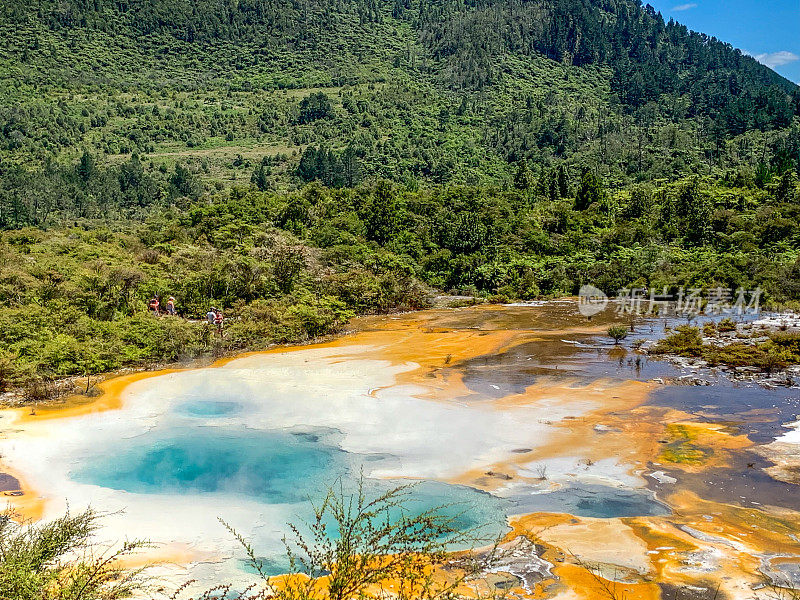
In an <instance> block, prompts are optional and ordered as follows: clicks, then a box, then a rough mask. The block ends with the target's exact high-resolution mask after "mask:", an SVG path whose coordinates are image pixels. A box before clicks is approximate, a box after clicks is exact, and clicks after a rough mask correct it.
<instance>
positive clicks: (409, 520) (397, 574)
mask: <svg viewBox="0 0 800 600" xmlns="http://www.w3.org/2000/svg"><path fill="white" fill-rule="evenodd" d="M412 490H413V485H410V486H402V487H398V488H394V489H391V490H389V491H387V492H384V493H382V494H379V495H377V496H374V497H372V498H369V497H367V495H366V493H365V491H364V488H363V480H362V481H361V483H360V484H359V486H358V489H357V490H356V491H355V492H353V493H352V494H351V493H348V492H347V491H345V490H344V488H343V487H342V486H341V485H340V487H339V489H335V488H331V489H329V491H328V493H327V495H326V496H325V498H324V499H323V501H322V503H321V504H319V505H318V506H316V507H315V508H314V518H313V520H312V521H311V522H309V523H304V524H290V525H289V528H290V529H291V531H292V537H291V538H289V539H287V540H285V541H284V544H285V545H286V551H287V555H288V557H289V561H290V565H291V568H290V571H289V575H290V576H289V577H285V576H283V575H281V576H279V577H271V576H270V575H269V574H268V573H267V572H266V571H265V568H264V564H263V561H262V560H261V559H260V558H259V557H258V553H257V551H256V550H255V549H254V548H253V547H252V546H251V545H250V543H249V542H248V541H247V540H246V539H245V538H244V537H243V536H242V535H241V534H239V533H238V532H236V531H234V530H233V529H232V528H231V527H230V526H228V525H227V524H225V526H226V527H227V528H228V530H229V531H231V533H233V534H234V535H235V536H236V538H237V539H238V540H239V542H240V543H241V544H242V547H243V549H244V550H245V552H246V554H247V556H248V560H249V564H250V566H251V567H252V569H253V570H254V571H255V572H256V573H258V574H259V575H260V576H261V578H262V580H263V582H264V584H266V585H267V586H270V587H271V588H272V589H273V590H274V595H272V596H271V597H274V598H276V599H277V600H347V599H348V598H364V599H370V598H380V597H382V596H383V594H384V593H385V589H386V588H387V587H388V588H390V589H392V590H393V592H394V593H395V594H397V595H398V597H400V598H405V599H407V600H421V599H430V598H458V597H461V595H460V594H459V593H458V591H457V590H458V588H459V586H460V585H461V584H462V583H463V582H464V581H465V579H466V578H467V577H468V576H469V575H474V574H475V573H477V572H478V570H479V567H480V566H486V565H481V563H480V562H479V561H478V560H476V558H477V557H475V556H472V553H471V552H464V553H462V554H461V556H460V557H457V556H454V555H453V554H452V553H451V552H448V550H447V548H448V546H449V545H450V544H455V545H461V546H465V545H467V546H469V545H470V544H473V545H474V544H475V543H477V542H479V541H482V542H483V543H484V544H485V543H486V542H487V541H488V542H491V541H492V540H481V539H480V538H479V537H478V535H477V532H476V531H472V530H467V531H464V530H463V529H461V528H459V515H456V516H447V515H446V514H445V510H444V508H445V507H436V508H432V509H428V510H425V511H423V512H421V513H419V512H416V513H415V511H414V508H413V496H412ZM223 524H224V522H223ZM489 558H491V553H489ZM445 572H447V573H448V576H443V575H444V573H445ZM298 575H299V576H298ZM485 597H486V593H485V592H484V593H481V594H479V595H478V598H485Z"/></svg>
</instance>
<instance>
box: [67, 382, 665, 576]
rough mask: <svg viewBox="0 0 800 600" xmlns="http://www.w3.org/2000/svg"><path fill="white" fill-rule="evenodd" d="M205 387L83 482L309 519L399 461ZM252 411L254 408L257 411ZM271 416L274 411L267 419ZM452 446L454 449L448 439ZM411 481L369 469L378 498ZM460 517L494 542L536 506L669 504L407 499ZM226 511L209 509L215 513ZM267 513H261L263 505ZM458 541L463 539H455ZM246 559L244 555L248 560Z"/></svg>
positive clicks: (638, 509) (281, 561) (434, 495)
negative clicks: (277, 425)
mask: <svg viewBox="0 0 800 600" xmlns="http://www.w3.org/2000/svg"><path fill="white" fill-rule="evenodd" d="M198 395H199V394H198V391H197V390H193V391H192V393H191V395H188V396H187V397H186V398H184V399H182V400H179V401H177V402H176V403H175V405H174V408H172V409H171V410H169V411H168V412H167V413H165V414H163V415H162V416H161V418H160V421H159V422H158V423H157V424H156V425H155V427H154V428H153V429H150V430H149V431H147V432H146V433H144V434H142V435H138V436H136V437H132V438H129V439H122V440H119V439H117V440H115V441H114V443H113V445H110V446H109V447H106V448H105V449H104V450H102V451H98V450H97V448H93V449H92V451H91V452H90V453H88V454H87V455H84V456H86V458H85V459H84V460H83V462H82V464H80V465H78V466H77V467H76V468H75V469H74V470H73V471H72V474H71V477H72V479H74V480H75V481H77V482H80V483H85V484H91V485H97V486H101V487H104V488H110V489H114V490H121V491H125V492H129V493H133V494H140V495H165V494H168V495H177V496H181V497H182V501H187V502H197V503H202V501H203V498H204V497H205V498H211V497H219V496H224V499H225V502H226V503H227V502H230V506H232V507H234V506H237V503H241V505H245V504H244V503H245V502H252V501H255V502H257V503H259V504H263V505H265V506H266V505H273V506H275V505H283V506H286V507H287V510H286V511H283V512H281V513H280V514H286V515H287V518H289V519H290V521H291V522H292V523H294V524H297V525H300V526H301V528H302V523H303V522H308V521H310V520H311V519H312V518H313V507H312V503H315V504H316V505H319V503H320V502H321V500H322V498H323V497H324V495H325V493H326V492H327V490H328V489H329V488H330V486H332V485H334V484H336V485H337V487H338V484H341V485H342V488H343V489H344V490H345V492H346V493H353V492H354V491H356V490H357V489H358V485H359V480H360V479H361V472H362V467H363V466H365V465H368V466H369V467H370V468H371V467H377V468H381V467H382V466H392V465H396V463H397V461H398V460H400V459H399V458H398V457H395V456H392V455H389V454H384V453H376V454H366V455H361V454H354V453H348V452H345V451H344V450H342V449H341V448H340V447H339V442H340V440H341V434H340V433H339V432H338V431H337V430H335V429H330V428H322V427H319V428H309V429H303V430H284V429H256V428H253V427H254V426H253V425H252V423H253V422H262V423H263V422H264V420H263V418H262V419H261V420H260V421H259V420H258V419H255V418H253V415H257V414H261V417H263V416H264V413H263V412H262V413H259V412H258V411H264V410H266V411H267V413H266V414H268V409H267V408H265V407H262V406H259V404H258V403H249V402H247V400H246V399H244V398H241V397H239V398H236V397H230V398H226V397H224V395H215V396H214V397H213V398H210V399H202V398H198ZM248 415H250V417H248ZM267 422H268V421H267ZM443 451H446V450H444V449H443ZM407 483H408V481H391V480H381V479H369V478H367V479H365V480H364V488H365V489H364V491H365V494H366V495H367V497H368V498H374V497H376V496H377V495H379V494H381V493H383V492H386V491H387V490H389V489H391V488H393V487H396V486H397V485H402V484H407ZM434 508H436V509H438V512H440V513H441V514H444V515H447V516H450V517H452V518H454V525H456V526H457V527H458V528H460V529H462V530H475V532H476V534H478V535H480V536H481V537H482V538H483V539H484V540H485V541H486V542H491V541H493V539H495V538H496V537H497V536H499V535H500V534H502V533H503V532H504V531H505V530H506V516H507V515H509V514H520V513H528V512H538V511H546V512H559V513H560V512H569V513H572V514H576V515H580V516H590V517H622V516H640V515H653V514H663V513H664V512H665V509H664V507H663V506H662V505H660V504H658V503H657V502H655V501H654V499H653V498H652V497H650V496H649V495H648V494H647V493H646V492H638V491H631V490H620V489H615V488H607V487H604V486H571V487H565V488H563V489H561V490H558V491H555V492H551V493H542V494H520V495H517V496H514V497H513V498H511V499H502V498H498V497H496V496H493V495H490V494H486V493H482V492H480V491H477V490H475V489H473V488H469V487H465V486H458V485H449V484H446V483H441V482H436V481H421V482H418V483H417V484H416V485H415V486H414V487H413V489H412V490H411V496H410V500H409V502H408V503H407V504H406V505H405V507H404V509H405V510H407V511H408V512H410V513H412V514H420V513H422V512H424V511H429V510H431V509H434ZM219 516H223V517H224V516H225V515H216V514H215V515H209V520H214V519H216V517H219ZM254 517H255V518H256V519H258V515H256V514H254ZM260 525H266V528H264V530H263V531H262V534H260V535H263V536H266V537H261V538H259V539H258V540H257V542H258V543H257V547H259V548H264V549H265V550H267V554H265V563H266V568H267V569H268V570H269V571H271V572H274V573H280V572H285V571H286V569H287V567H288V565H287V564H286V559H285V554H284V553H282V552H280V551H277V549H276V547H277V546H279V545H280V539H281V535H282V533H281V532H286V531H287V527H286V523H284V522H279V523H258V522H257V521H256V522H254V523H252V524H251V526H252V527H254V528H255V527H259V526H260ZM454 549H457V548H456V547H454ZM240 566H241V567H242V568H245V565H244V564H241V565H240Z"/></svg>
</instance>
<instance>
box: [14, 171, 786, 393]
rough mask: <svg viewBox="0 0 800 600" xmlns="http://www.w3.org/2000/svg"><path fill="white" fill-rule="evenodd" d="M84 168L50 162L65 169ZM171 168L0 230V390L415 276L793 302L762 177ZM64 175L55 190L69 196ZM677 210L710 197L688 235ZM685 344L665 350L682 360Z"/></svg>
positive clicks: (512, 286) (252, 332)
mask: <svg viewBox="0 0 800 600" xmlns="http://www.w3.org/2000/svg"><path fill="white" fill-rule="evenodd" d="M87 164H91V160H89V159H86V158H82V159H80V160H78V161H76V162H75V163H73V164H72V165H70V166H66V167H64V172H65V173H67V171H70V170H71V172H72V173H73V177H75V178H76V179H77V178H78V177H79V173H80V172H82V171H83V170H84V168H85V166H86V165H87ZM126 164H127V163H123V165H121V166H119V167H116V166H109V167H102V166H95V167H93V168H94V171H93V174H92V175H91V176H89V178H88V179H87V185H89V186H91V185H92V184H93V182H94V181H95V178H99V180H105V179H107V178H109V177H112V176H113V179H114V181H117V180H118V176H119V173H120V169H124V168H126V167H125V165H126ZM109 173H110V174H109ZM176 173H177V172H174V173H173V174H172V175H170V177H169V178H167V177H166V176H165V177H164V178H162V179H157V178H154V180H153V181H154V182H155V183H154V185H156V187H158V186H161V189H164V190H165V194H170V193H171V194H173V196H174V200H173V201H172V202H170V203H169V204H168V205H165V204H161V203H156V204H154V205H150V206H144V207H142V206H135V207H134V206H132V207H130V208H129V207H128V206H127V205H119V204H113V203H112V204H109V205H104V206H103V207H102V208H99V207H98V209H97V210H98V213H99V212H101V211H102V213H104V214H106V215H107V219H102V220H101V219H100V218H99V216H100V215H99V214H96V215H95V216H96V217H97V218H94V219H85V218H81V217H80V216H78V215H76V214H74V211H73V209H72V208H63V209H60V210H54V211H53V212H51V213H50V214H49V216H48V217H47V222H48V223H49V224H50V226H49V227H48V228H47V229H42V228H31V227H22V228H19V229H12V230H7V231H5V232H3V233H2V234H0V302H2V303H3V305H4V306H5V309H4V310H3V311H2V312H0V343H2V348H3V350H2V355H0V382H2V385H3V386H4V387H13V386H18V385H28V384H31V383H32V382H34V383H35V382H37V381H41V380H42V379H50V378H53V377H61V376H68V375H86V374H92V373H99V372H103V371H110V370H114V369H117V368H119V367H121V366H126V365H131V364H144V363H149V362H153V361H161V362H168V361H174V360H179V359H183V358H191V357H194V356H200V355H218V354H221V353H225V352H233V351H240V350H244V349H257V348H263V347H265V346H266V345H268V344H270V343H275V342H289V341H302V340H304V339H308V338H313V337H316V336H319V335H324V334H325V333H328V332H330V331H334V330H336V329H337V328H340V327H341V326H342V325H343V324H344V323H346V321H347V319H348V318H349V317H350V316H351V315H353V314H357V313H362V314H363V313H369V312H383V311H388V310H395V309H402V308H406V309H414V308H421V307H424V306H426V305H427V302H428V296H429V292H428V289H429V288H435V289H439V290H445V291H449V292H452V293H457V294H460V295H468V296H471V295H477V296H484V297H486V298H487V299H489V300H491V301H507V300H509V299H531V298H537V297H553V296H559V295H565V294H575V293H576V292H577V290H578V288H579V287H580V285H581V284H582V283H584V282H586V281H591V282H593V283H594V284H595V285H598V286H599V287H601V288H602V289H605V290H607V291H608V292H609V293H614V292H615V291H616V290H619V289H622V288H625V287H648V288H656V289H661V288H663V287H665V286H666V287H669V288H672V289H674V288H675V287H676V286H686V287H707V288H713V287H717V286H722V287H725V288H728V289H736V288H744V289H754V288H755V287H756V286H760V287H761V288H763V289H764V290H765V294H766V298H767V299H768V300H769V301H772V302H792V301H797V300H798V299H800V260H799V259H798V256H799V254H800V253H799V252H798V244H800V224H799V223H800V219H798V218H797V217H798V216H799V215H798V210H800V204H798V203H797V190H796V189H793V191H792V194H793V196H791V198H784V199H783V200H781V198H780V197H779V196H778V190H779V188H780V185H779V184H778V185H773V186H768V187H767V188H765V189H763V190H762V189H759V188H757V187H750V188H748V187H734V186H733V185H732V184H729V183H726V182H724V181H716V180H713V179H691V180H688V181H678V182H675V183H663V184H659V185H657V186H655V185H651V186H643V185H637V186H634V187H633V188H630V189H622V190H616V191H615V190H610V189H608V188H607V187H605V186H603V187H602V188H601V189H602V193H601V198H600V199H599V200H595V201H593V202H592V203H591V204H590V205H589V207H588V208H586V209H585V210H578V209H577V208H576V206H575V205H576V202H575V199H574V198H571V197H566V198H559V197H556V198H550V196H549V194H550V192H549V191H547V192H544V191H538V190H536V189H531V190H518V189H514V188H510V189H506V190H502V189H498V188H492V187H458V186H452V187H451V186H448V187H434V188H430V189H423V190H413V189H408V188H407V187H405V186H400V185H395V184H391V183H389V182H386V181H380V182H377V183H376V184H372V185H368V184H362V185H361V186H359V187H357V188H341V189H330V188H325V187H322V186H320V185H318V184H311V185H309V186H307V187H305V188H303V189H302V190H300V191H297V192H262V191H259V190H258V189H256V187H254V186H248V187H244V186H241V187H240V186H235V187H232V188H231V189H229V190H222V191H220V192H214V193H204V194H203V195H201V196H200V197H199V198H198V199H197V200H194V199H192V198H191V197H189V196H185V195H180V192H177V191H174V192H170V190H171V189H172V188H173V186H175V185H176V184H177V183H180V181H179V180H180V179H181V177H183V176H182V175H181V176H176ZM557 175H558V174H557ZM792 177H793V175H792V174H791V173H788V174H786V175H784V177H783V178H782V179H781V181H783V179H784V178H790V179H791V178H792ZM562 178H563V175H562ZM143 181H144V180H143ZM81 185H83V184H76V186H77V188H76V189H77V191H74V193H73V192H70V195H69V196H68V197H69V198H73V199H74V198H80V197H81V195H80V189H82V188H80V186H81ZM146 185H148V186H149V185H150V184H146ZM189 187H191V186H189ZM129 189H133V188H129ZM573 189H574V188H573ZM103 197H104V196H102V195H101V196H95V198H103ZM695 204H702V205H708V206H709V207H710V216H709V219H708V221H707V222H703V223H702V227H700V228H699V229H695V228H693V221H692V219H693V218H694V217H693V216H692V215H694V214H695V212H696V211H695V210H694V206H695ZM136 215H138V217H137V216H136ZM125 217H127V220H123V219H124V218H125ZM698 231H702V232H703V234H702V235H700V236H698V235H697V232H698ZM154 294H158V295H160V296H161V297H162V303H163V302H164V301H165V299H166V298H167V297H168V296H175V298H176V299H177V307H178V313H179V315H180V316H182V317H186V318H190V319H193V320H202V319H203V318H204V315H205V313H206V311H207V310H208V308H209V307H210V306H216V307H218V308H221V309H223V311H224V313H225V315H226V317H227V319H228V321H227V325H226V328H225V336H224V337H219V336H215V335H214V334H213V333H214V332H213V331H212V330H211V329H210V328H208V327H206V326H204V325H203V324H202V323H189V322H186V321H185V320H183V319H169V318H161V319H156V318H154V317H152V316H150V315H147V314H146V303H147V300H148V298H150V297H152V296H153V295H154ZM722 326H723V327H724V324H723V325H722ZM698 343H699V342H697V341H696V340H695V343H694V345H693V346H692V344H688V343H687V344H683V343H681V348H680V349H679V351H678V353H680V354H684V355H694V356H696V355H698V354H697V353H698V352H699V346H698ZM685 346H688V347H685Z"/></svg>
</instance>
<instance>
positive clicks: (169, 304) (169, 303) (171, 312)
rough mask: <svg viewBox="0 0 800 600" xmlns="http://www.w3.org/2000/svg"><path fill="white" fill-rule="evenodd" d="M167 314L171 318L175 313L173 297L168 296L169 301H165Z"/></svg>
mask: <svg viewBox="0 0 800 600" xmlns="http://www.w3.org/2000/svg"><path fill="white" fill-rule="evenodd" d="M167 314H168V315H169V316H171V317H174V316H175V315H176V314H177V313H176V312H175V297H174V296H170V297H169V300H167Z"/></svg>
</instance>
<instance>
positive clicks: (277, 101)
mask: <svg viewBox="0 0 800 600" xmlns="http://www.w3.org/2000/svg"><path fill="white" fill-rule="evenodd" d="M0 35H1V36H2V38H3V39H4V44H3V47H2V48H0V124H1V125H0V224H2V225H5V226H9V224H11V225H12V226H16V224H15V223H17V222H18V219H22V221H23V222H25V223H33V224H39V223H40V222H41V217H42V216H43V215H42V214H41V209H38V210H37V211H35V212H37V213H39V214H25V215H21V214H19V213H17V214H15V215H14V217H13V218H12V220H11V221H8V220H6V219H5V217H4V213H6V212H10V213H14V212H15V211H17V210H18V208H17V207H18V205H20V204H23V205H24V204H28V203H31V202H34V200H33V199H32V196H36V197H39V198H40V200H36V202H41V203H44V204H51V203H52V204H55V205H56V206H58V205H59V203H60V202H61V201H64V200H66V201H68V202H69V201H70V198H71V197H72V196H73V194H72V191H71V189H69V187H68V188H66V189H65V188H64V186H63V182H62V181H61V179H62V178H61V177H60V176H59V174H58V173H59V168H60V167H63V166H64V165H66V164H68V163H69V162H71V161H75V160H77V159H78V158H79V157H80V156H81V154H82V153H83V152H84V151H85V150H88V152H89V153H90V154H91V155H93V156H95V157H96V158H97V162H98V163H100V164H114V165H116V166H120V165H122V164H123V163H125V162H127V161H129V160H130V159H131V157H132V155H134V154H136V155H138V157H139V162H140V164H141V166H142V168H143V169H144V173H145V174H146V175H147V176H148V177H152V176H155V175H156V174H158V173H161V172H162V171H166V172H167V173H173V171H174V170H175V165H176V163H179V164H184V165H186V166H187V168H188V169H189V171H190V172H191V173H192V174H193V175H194V176H195V178H196V179H197V180H198V181H199V182H200V183H202V184H203V185H204V186H205V187H206V188H208V189H214V186H215V185H218V184H219V185H230V184H236V183H242V182H244V183H247V182H249V181H250V180H251V178H254V180H255V181H256V182H257V185H258V187H259V188H260V189H262V190H265V189H274V190H290V189H296V188H297V187H298V186H300V185H302V183H303V182H305V181H309V180H311V179H318V180H319V181H321V182H323V183H324V184H326V185H328V186H333V187H337V186H340V185H344V186H352V185H355V184H357V183H358V182H359V181H360V180H361V179H362V178H363V179H366V180H368V181H375V180H377V179H380V178H382V179H389V180H393V181H395V182H398V183H403V184H404V185H407V186H409V187H412V188H413V187H414V186H426V185H430V184H459V185H501V186H502V185H505V184H506V183H507V182H508V181H510V180H511V179H512V177H513V175H514V174H515V173H516V171H517V168H518V165H520V164H524V165H525V166H526V167H527V168H528V169H529V173H530V174H531V179H530V181H531V182H532V183H533V182H539V184H540V185H541V186H543V187H544V189H545V190H546V192H547V193H548V194H551V195H552V194H553V193H556V191H557V193H558V194H559V196H560V197H567V196H570V197H571V194H569V193H568V190H567V189H566V185H565V181H564V179H559V178H558V177H552V175H553V174H558V173H562V172H564V171H567V172H569V174H570V178H571V180H572V185H573V186H575V187H578V185H579V184H578V182H581V183H580V187H581V191H580V192H579V193H578V194H577V201H578V206H579V208H582V207H584V206H588V204H587V202H588V203H590V202H593V201H595V200H596V199H597V198H595V197H594V196H591V194H592V193H593V192H596V191H598V187H597V186H596V185H594V184H595V183H596V182H597V181H598V180H599V179H601V178H602V179H603V180H605V181H606V183H608V184H610V185H611V186H612V187H613V188H615V189H616V188H618V187H619V186H621V185H623V184H628V183H635V182H641V181H647V180H653V179H659V178H668V179H674V178H677V177H682V176H689V175H693V174H703V175H707V174H712V173H715V174H717V175H723V174H724V173H725V172H726V171H731V173H733V175H732V176H734V177H738V178H739V179H740V180H742V181H747V180H753V181H755V182H756V183H758V184H759V185H764V184H766V183H769V182H770V180H771V179H772V178H774V177H776V176H779V175H781V174H782V173H784V172H785V171H786V170H790V169H791V168H793V167H796V163H797V160H798V156H800V129H798V125H797V121H796V115H797V114H798V111H800V93H799V92H798V88H797V86H795V85H794V84H792V83H791V82H789V81H787V80H786V79H784V78H782V77H780V76H779V75H777V74H775V73H774V72H772V71H770V70H769V69H767V68H766V67H764V66H763V65H760V64H759V63H757V62H756V61H755V59H753V58H752V57H749V56H746V55H744V54H742V53H741V52H740V51H738V50H735V49H733V48H731V47H730V46H729V45H727V44H725V43H723V42H721V41H719V40H716V39H714V38H710V37H708V36H705V35H703V34H698V33H695V32H690V31H688V30H687V29H686V28H685V27H684V26H682V25H680V24H678V23H675V22H673V21H669V22H664V20H663V18H662V17H661V15H659V14H657V13H655V12H654V11H653V10H652V9H651V8H649V7H642V6H640V5H639V4H638V2H634V1H632V0H602V1H601V0H580V1H574V0H533V1H530V2H524V3H520V2H517V1H516V0H513V1H512V0H492V1H490V2H485V3H481V4H475V3H460V4H459V3H434V2H430V1H429V0H397V1H395V2H382V3H377V2H373V1H371V0H349V1H348V2H344V3H342V2H334V1H333V0H313V1H311V2H308V3H305V4H303V5H302V6H299V5H297V4H295V3H292V2H288V1H287V0H277V1H276V2H272V3H265V2H259V1H252V2H239V3H231V2H223V1H221V0H208V1H204V2H188V1H179V2H174V1H172V0H150V1H148V2H146V3H132V4H131V3H117V2H110V1H109V0H99V1H97V2H93V3H85V2H81V1H78V0H58V1H56V0H42V1H41V2H38V3H37V4H36V5H35V6H34V5H31V4H30V3H26V2H22V1H20V0H12V1H10V2H5V3H3V5H2V7H0ZM301 158H305V159H306V160H305V161H304V162H303V163H302V164H301ZM87 167H90V168H89V169H88V171H90V170H91V165H87ZM132 169H134V170H136V168H135V167H132ZM587 170H588V172H589V173H590V175H588V176H586V175H585V173H584V172H585V171H587ZM88 171H87V172H88ZM110 179H114V178H110ZM551 179H556V180H557V185H555V186H553V185H552V184H551ZM129 183H130V182H127V183H125V182H123V183H122V185H121V186H120V187H122V188H123V189H122V190H121V191H120V192H119V193H120V194H122V195H123V196H125V202H126V204H127V205H128V206H127V207H128V208H134V207H138V206H139V205H140V204H141V203H142V202H149V201H151V199H152V198H153V194H152V193H151V192H154V191H155V190H152V189H151V190H143V191H142V192H141V193H138V194H136V198H135V199H134V198H133V196H132V195H131V194H128V193H127V188H128V187H129ZM584 183H585V184H586V185H584ZM516 184H517V185H521V186H523V188H522V189H524V188H525V187H526V184H525V182H524V180H520V179H518V180H517V181H516ZM105 185H106V186H111V187H112V188H114V190H113V191H116V184H115V183H114V182H113V181H107V182H105ZM176 187H180V186H176ZM20 188H21V189H20ZM193 191H194V192H196V191H197V189H196V188H195V189H194V190H193ZM109 193H110V192H109V190H108V189H107V188H106V187H102V188H101V189H98V188H95V190H94V191H92V192H91V193H89V194H88V197H89V198H88V200H89V208H91V204H92V202H91V200H92V196H94V197H97V198H98V199H99V200H100V201H102V202H109V201H110V199H108V198H107V197H106V196H108V194H109ZM587 194H588V195H587ZM29 212H30V211H29Z"/></svg>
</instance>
